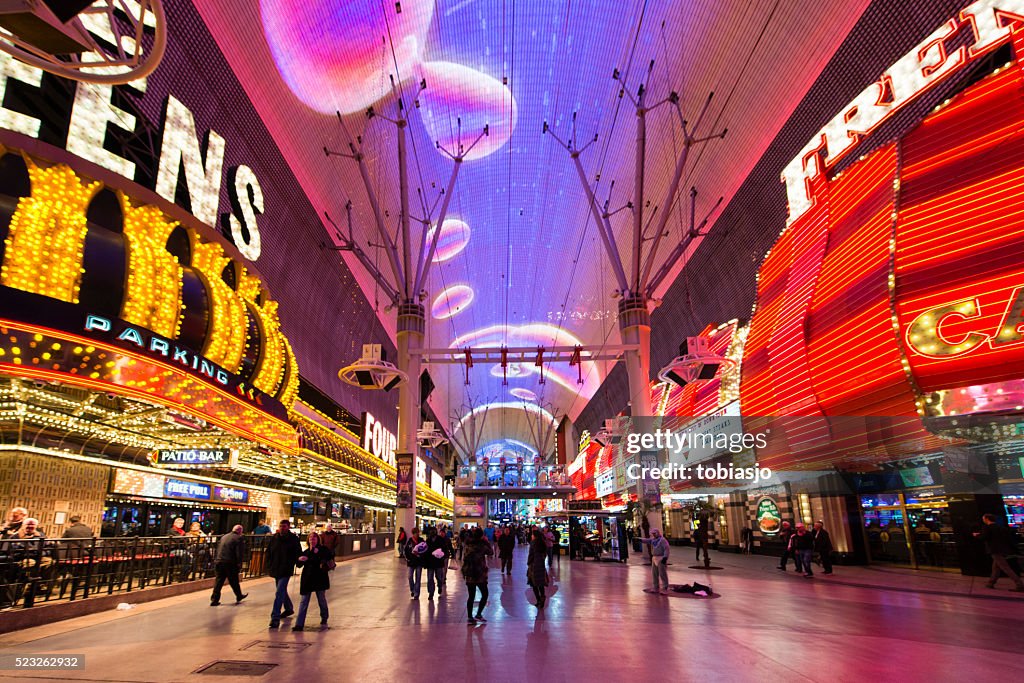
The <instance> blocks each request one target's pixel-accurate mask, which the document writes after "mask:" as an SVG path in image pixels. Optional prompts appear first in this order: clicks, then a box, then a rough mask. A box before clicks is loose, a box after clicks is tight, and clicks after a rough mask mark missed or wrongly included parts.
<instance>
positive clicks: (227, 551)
mask: <svg viewBox="0 0 1024 683" xmlns="http://www.w3.org/2000/svg"><path fill="white" fill-rule="evenodd" d="M242 531H243V529H242V525H241V524H236V525H235V526H234V528H232V529H231V533H228V534H224V536H222V537H221V539H220V543H219V544H218V545H217V559H216V565H215V569H216V571H217V580H216V581H215V582H214V584H213V595H211V596H210V607H216V606H217V605H219V604H220V590H221V588H223V587H224V581H225V580H226V581H227V582H228V584H229V585H230V586H231V590H233V591H234V592H235V602H236V603H238V602H242V600H245V599H246V598H247V597H248V596H249V594H248V593H243V592H242V587H241V585H240V584H239V583H238V572H239V571H241V569H242V561H243V560H244V559H245V538H243V537H242Z"/></svg>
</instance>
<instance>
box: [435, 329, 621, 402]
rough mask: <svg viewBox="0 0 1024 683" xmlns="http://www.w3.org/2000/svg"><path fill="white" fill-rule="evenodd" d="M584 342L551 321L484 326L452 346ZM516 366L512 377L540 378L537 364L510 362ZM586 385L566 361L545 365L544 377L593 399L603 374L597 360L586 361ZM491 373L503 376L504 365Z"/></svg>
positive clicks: (567, 344)
mask: <svg viewBox="0 0 1024 683" xmlns="http://www.w3.org/2000/svg"><path fill="white" fill-rule="evenodd" d="M582 343H583V342H581V341H580V340H579V338H578V337H576V336H575V335H574V334H572V333H571V332H569V331H568V330H565V329H562V328H559V327H557V326H555V325H550V324H548V323H529V324H526V325H508V326H507V327H506V326H505V325H491V326H489V327H484V328H482V329H479V330H476V331H474V332H470V333H468V334H464V335H462V336H460V337H459V338H458V339H456V340H455V341H453V342H452V343H451V344H450V345H449V348H452V349H461V348H465V347H467V346H471V347H476V348H485V349H495V348H500V347H502V346H508V347H516V346H520V347H523V346H525V347H530V348H536V347H538V346H580V345H582ZM512 365H516V366H518V367H517V370H516V375H513V374H512V373H509V375H508V376H509V377H510V378H511V377H513V376H519V377H523V376H526V375H537V376H538V379H539V377H540V374H541V369H540V368H539V367H537V366H536V365H534V364H533V363H509V368H511V366H512ZM582 370H583V373H582V374H583V384H577V379H578V377H577V374H578V373H577V369H576V368H575V367H569V365H568V364H566V363H554V364H551V365H545V366H544V377H545V379H546V380H551V381H553V382H555V383H556V384H558V385H560V386H561V387H562V388H564V389H568V390H569V391H572V392H573V393H576V392H579V394H580V395H581V396H583V397H584V398H590V397H591V396H593V395H594V392H595V391H597V388H598V386H600V384H601V377H600V373H599V372H598V368H597V363H595V362H594V361H589V360H584V361H583V367H582ZM491 374H492V375H494V376H496V377H501V376H502V372H501V366H500V365H494V366H493V367H492V368H491Z"/></svg>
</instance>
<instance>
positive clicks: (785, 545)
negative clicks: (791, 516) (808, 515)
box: [779, 522, 800, 571]
mask: <svg viewBox="0 0 1024 683" xmlns="http://www.w3.org/2000/svg"><path fill="white" fill-rule="evenodd" d="M792 536H793V527H791V526H790V525H789V522H783V523H782V531H780V532H779V540H780V541H782V557H780V558H779V569H781V570H782V571H786V563H787V562H788V561H789V558H790V557H792V558H793V560H794V561H796V562H799V560H797V559H796V555H795V554H794V553H793V551H792V549H791V548H790V547H789V539H790V538H791V537H792ZM797 571H800V567H799V566H797Z"/></svg>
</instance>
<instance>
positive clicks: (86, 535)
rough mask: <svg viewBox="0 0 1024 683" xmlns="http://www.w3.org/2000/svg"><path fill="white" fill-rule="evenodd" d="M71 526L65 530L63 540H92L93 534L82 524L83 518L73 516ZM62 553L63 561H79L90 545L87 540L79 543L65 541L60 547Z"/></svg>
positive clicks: (78, 541)
mask: <svg viewBox="0 0 1024 683" xmlns="http://www.w3.org/2000/svg"><path fill="white" fill-rule="evenodd" d="M69 521H70V522H71V526H69V527H68V528H67V529H65V530H64V535H63V536H61V538H77V539H92V538H93V532H92V529H90V528H89V527H88V526H86V525H85V524H82V518H81V517H80V516H79V515H72V516H71V519H70V520H69ZM58 547H59V549H60V551H61V556H62V557H61V559H65V560H77V559H80V558H81V557H82V555H83V551H84V550H85V548H87V547H88V543H87V541H85V540H77V541H65V542H63V543H61V544H60V546H58Z"/></svg>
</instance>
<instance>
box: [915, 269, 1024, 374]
mask: <svg viewBox="0 0 1024 683" xmlns="http://www.w3.org/2000/svg"><path fill="white" fill-rule="evenodd" d="M981 316H982V312H981V302H980V301H979V299H978V298H977V297H972V298H969V299H961V300H960V301H955V302H953V303H949V304H944V305H941V306H936V307H934V308H931V309H929V310H927V311H924V312H923V313H921V314H920V315H918V316H917V317H916V318H914V320H913V322H911V323H910V325H909V326H907V337H906V338H907V346H908V347H909V348H911V349H913V350H914V351H915V352H916V353H918V354H920V355H922V356H928V357H929V358H950V357H956V356H962V355H964V354H966V353H970V352H971V351H973V350H974V349H977V348H979V347H981V346H982V345H984V344H985V343H986V342H987V343H988V345H989V346H991V348H992V349H998V348H1000V347H1004V346H1007V345H1009V344H1019V343H1021V342H1022V341H1024V334H1022V333H1021V330H1020V328H1021V326H1022V325H1024V286H1021V287H1017V288H1016V289H1014V290H1013V291H1012V292H1011V293H1010V297H1009V302H1008V303H1007V305H1006V312H1005V313H1003V315H1002V318H1001V319H1000V322H999V325H998V326H997V327H996V328H995V330H991V329H990V330H986V331H983V330H981V329H980V328H978V329H976V325H972V324H971V323H972V322H978V319H979V318H981ZM958 322H963V323H965V324H966V326H965V327H963V329H962V330H961V331H958V332H956V334H957V335H958V336H959V338H958V339H957V338H952V333H949V332H945V331H944V329H943V325H944V324H947V323H948V324H951V325H952V324H956V323H958Z"/></svg>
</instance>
